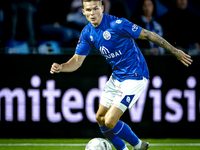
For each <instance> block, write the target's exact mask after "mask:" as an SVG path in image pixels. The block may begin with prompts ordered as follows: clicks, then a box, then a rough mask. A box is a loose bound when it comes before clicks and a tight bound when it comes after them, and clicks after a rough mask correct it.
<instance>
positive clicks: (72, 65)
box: [50, 54, 86, 74]
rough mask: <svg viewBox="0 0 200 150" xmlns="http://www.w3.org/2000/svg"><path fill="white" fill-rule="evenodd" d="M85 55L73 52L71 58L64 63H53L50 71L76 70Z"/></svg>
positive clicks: (52, 72)
mask: <svg viewBox="0 0 200 150" xmlns="http://www.w3.org/2000/svg"><path fill="white" fill-rule="evenodd" d="M85 58H86V56H85V55H77V54H74V55H73V57H72V58H71V59H69V60H68V61H67V62H66V63H63V64H57V63H53V65H52V66H51V70H50V73H51V74H54V73H60V72H73V71H76V70H77V69H78V68H79V67H80V66H81V65H82V63H83V61H84V59H85Z"/></svg>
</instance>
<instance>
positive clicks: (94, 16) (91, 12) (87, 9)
mask: <svg viewBox="0 0 200 150" xmlns="http://www.w3.org/2000/svg"><path fill="white" fill-rule="evenodd" d="M83 6H84V7H83V10H82V11H83V14H84V15H85V17H86V18H87V20H88V21H89V22H91V23H92V25H93V26H94V27H97V26H98V25H99V24H100V23H101V21H102V18H103V9H104V7H103V6H102V5H101V3H100V2H99V1H90V2H83Z"/></svg>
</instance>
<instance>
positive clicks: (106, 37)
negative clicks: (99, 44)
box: [103, 31, 111, 40]
mask: <svg viewBox="0 0 200 150" xmlns="http://www.w3.org/2000/svg"><path fill="white" fill-rule="evenodd" d="M103 37H104V39H105V40H110V38H111V34H110V32H108V31H104V33H103Z"/></svg>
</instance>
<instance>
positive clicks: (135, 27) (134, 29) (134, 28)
mask: <svg viewBox="0 0 200 150" xmlns="http://www.w3.org/2000/svg"><path fill="white" fill-rule="evenodd" d="M132 30H133V32H135V31H137V30H138V26H137V25H136V24H134V25H133V27H132Z"/></svg>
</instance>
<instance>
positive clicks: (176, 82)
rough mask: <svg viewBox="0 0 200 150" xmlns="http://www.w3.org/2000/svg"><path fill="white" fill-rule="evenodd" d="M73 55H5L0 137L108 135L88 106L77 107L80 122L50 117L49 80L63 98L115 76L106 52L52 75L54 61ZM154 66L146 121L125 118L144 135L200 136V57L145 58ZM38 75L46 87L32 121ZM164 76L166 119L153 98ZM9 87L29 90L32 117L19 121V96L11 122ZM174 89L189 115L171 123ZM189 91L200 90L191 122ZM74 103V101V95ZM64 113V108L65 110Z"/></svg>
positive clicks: (28, 107)
mask: <svg viewBox="0 0 200 150" xmlns="http://www.w3.org/2000/svg"><path fill="white" fill-rule="evenodd" d="M70 57H71V55H54V56H48V55H0V64H1V78H0V118H1V120H0V128H1V130H2V131H4V132H1V134H0V138H92V137H97V136H102V134H101V132H100V130H99V127H98V125H97V123H92V122H90V121H89V120H88V118H87V116H86V113H85V103H84V109H81V110H80V109H79V110H71V111H72V112H73V113H76V112H81V113H82V114H83V117H84V119H83V120H82V121H80V122H77V123H70V122H68V121H67V120H65V119H64V118H63V116H62V120H61V121H60V122H56V123H52V122H50V121H49V120H48V118H47V116H46V98H44V97H43V96H42V93H43V90H44V89H46V82H47V81H48V80H54V81H55V89H60V90H61V97H62V96H63V94H64V92H65V91H66V90H68V89H71V88H76V89H78V90H79V91H80V92H81V93H82V95H83V98H84V101H85V99H86V96H87V94H88V91H90V90H91V89H92V88H98V79H99V77H101V76H107V77H109V76H110V74H111V70H110V67H109V66H108V64H107V63H106V61H105V60H104V58H103V57H102V56H100V55H89V56H88V57H87V58H86V60H85V62H84V64H83V66H82V67H81V68H80V69H78V70H77V71H76V72H73V73H60V74H54V75H51V74H50V73H49V71H50V67H51V64H52V63H53V62H57V63H62V62H66V61H67V60H68V59H69V58H70ZM145 58H146V61H147V64H148V67H149V70H150V77H151V78H150V80H149V81H150V82H149V87H148V91H147V95H146V102H145V106H144V112H143V115H142V120H141V122H132V121H131V118H130V115H129V111H126V112H125V114H124V115H123V117H122V118H121V120H123V121H125V122H126V123H127V124H129V125H130V126H131V128H132V129H133V131H135V133H136V134H137V135H138V136H139V137H141V138H200V134H199V125H200V117H199V113H200V103H199V98H200V94H199V91H200V86H199V84H198V83H199V82H200V79H199V77H200V72H199V71H198V68H199V64H200V59H199V57H198V56H194V57H192V59H193V60H194V63H193V65H191V66H190V67H188V68H187V67H185V66H183V65H182V64H181V63H180V62H178V61H177V60H176V59H175V57H172V56H160V57H156V56H145ZM33 75H37V76H39V77H40V79H41V84H40V86H39V88H35V89H39V90H40V105H41V106H40V121H37V122H35V121H32V119H31V108H32V107H31V98H29V97H28V96H27V91H28V90H29V89H34V88H33V87H32V86H31V83H30V80H31V78H32V76H33ZM155 76H159V77H160V78H161V79H162V86H161V88H159V89H157V90H160V91H161V92H162V119H161V121H160V122H155V121H154V120H153V100H152V99H151V98H150V97H149V90H152V89H155V88H154V87H153V86H152V79H153V78H154V77H155ZM191 76H193V77H194V78H195V79H196V81H197V84H196V86H195V88H194V89H190V88H189V87H188V86H187V84H186V81H187V79H188V78H189V77H191ZM5 88H9V89H10V90H11V91H13V90H14V89H16V88H22V89H23V90H24V92H25V93H26V120H25V121H18V119H17V113H18V111H17V103H18V102H17V98H14V103H13V104H14V111H13V112H14V118H13V121H6V120H5V97H4V96H2V95H1V92H2V89H5ZM172 89H178V90H180V91H182V92H183V94H182V98H181V99H177V98H174V101H176V102H178V103H179V104H180V105H181V106H182V108H183V117H182V118H181V119H180V120H179V121H178V122H174V123H171V122H169V121H167V120H166V119H165V114H166V113H167V112H170V113H171V114H175V113H176V112H175V111H174V110H172V109H170V108H168V107H167V106H166V104H165V101H166V95H167V93H168V92H169V91H170V90H172ZM185 90H193V91H195V93H196V94H195V100H196V101H195V103H196V104H195V108H193V109H195V112H196V117H195V118H196V119H195V120H194V121H193V122H189V121H188V118H187V113H188V103H187V99H186V98H184V91H185ZM61 97H60V98H56V100H55V101H56V103H55V105H56V112H61ZM98 100H99V99H98V98H96V99H95V101H96V102H95V110H97V107H98ZM72 101H73V99H72ZM61 114H62V112H61ZM136 115H137V114H136Z"/></svg>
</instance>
